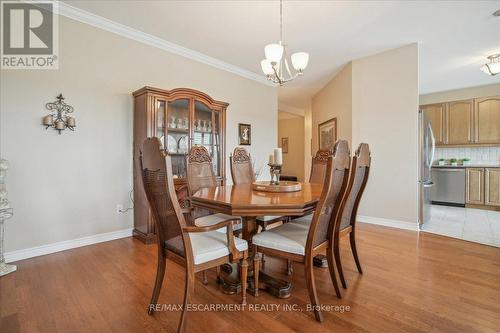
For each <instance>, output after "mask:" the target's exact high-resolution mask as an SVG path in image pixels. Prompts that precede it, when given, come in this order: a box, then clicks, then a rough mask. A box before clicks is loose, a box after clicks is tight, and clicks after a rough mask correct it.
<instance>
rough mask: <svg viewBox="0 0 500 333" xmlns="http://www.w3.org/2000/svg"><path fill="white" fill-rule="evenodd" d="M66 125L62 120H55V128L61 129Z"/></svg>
mask: <svg viewBox="0 0 500 333" xmlns="http://www.w3.org/2000/svg"><path fill="white" fill-rule="evenodd" d="M65 127H66V126H65V125H64V121H62V120H58V121H56V129H58V130H63V129H64V128H65Z"/></svg>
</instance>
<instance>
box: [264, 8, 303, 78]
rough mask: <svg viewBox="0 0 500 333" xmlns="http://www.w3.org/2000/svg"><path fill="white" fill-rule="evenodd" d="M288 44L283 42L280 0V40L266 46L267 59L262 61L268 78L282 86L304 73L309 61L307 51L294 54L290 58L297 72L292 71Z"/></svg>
mask: <svg viewBox="0 0 500 333" xmlns="http://www.w3.org/2000/svg"><path fill="white" fill-rule="evenodd" d="M286 46H287V45H286V44H285V43H284V42H283V0H280V41H279V42H278V43H273V44H268V45H266V47H265V48H264V55H265V56H266V59H264V60H262V61H261V62H260V66H261V67H262V71H263V72H264V74H265V75H266V77H267V79H268V80H269V81H272V82H274V83H278V84H279V85H280V86H281V85H283V83H285V82H288V81H292V80H293V79H295V78H296V77H297V76H300V75H302V74H303V73H304V70H305V69H306V67H307V64H308V62H309V54H308V53H307V52H296V53H294V54H292V56H291V57H290V59H291V60H292V67H293V68H294V69H295V73H292V71H291V70H290V64H289V62H288V60H287V54H286Z"/></svg>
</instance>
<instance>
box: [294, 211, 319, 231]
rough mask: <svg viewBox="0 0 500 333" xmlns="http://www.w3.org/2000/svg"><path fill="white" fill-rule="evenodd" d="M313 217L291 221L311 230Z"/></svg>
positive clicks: (303, 217) (306, 216)
mask: <svg viewBox="0 0 500 333" xmlns="http://www.w3.org/2000/svg"><path fill="white" fill-rule="evenodd" d="M312 217H313V214H310V215H305V216H301V217H299V218H297V219H293V220H291V221H290V223H292V224H294V225H297V226H300V227H303V228H307V229H309V226H310V225H311V221H312Z"/></svg>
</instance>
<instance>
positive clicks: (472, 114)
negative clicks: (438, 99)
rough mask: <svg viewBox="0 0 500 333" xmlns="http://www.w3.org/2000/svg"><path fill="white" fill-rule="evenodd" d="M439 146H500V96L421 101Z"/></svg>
mask: <svg viewBox="0 0 500 333" xmlns="http://www.w3.org/2000/svg"><path fill="white" fill-rule="evenodd" d="M420 108H421V109H422V110H424V112H425V114H426V116H427V117H428V118H429V120H430V122H431V126H432V130H433V132H434V136H435V138H436V145H438V146H453V147H457V146H458V147H461V146H462V147H474V146H482V147H485V146H500V96H492V97H484V98H475V99H469V100H462V101H452V102H443V103H435V104H428V105H421V106H420Z"/></svg>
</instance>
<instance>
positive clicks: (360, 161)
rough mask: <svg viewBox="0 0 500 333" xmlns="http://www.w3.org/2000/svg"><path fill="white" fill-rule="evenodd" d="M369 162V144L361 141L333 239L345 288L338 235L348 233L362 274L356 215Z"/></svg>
mask: <svg viewBox="0 0 500 333" xmlns="http://www.w3.org/2000/svg"><path fill="white" fill-rule="evenodd" d="M370 163H371V157H370V146H369V145H368V144H367V143H361V144H360V145H359V146H358V149H357V150H356V153H355V154H354V156H353V158H352V163H351V172H350V175H349V182H348V184H347V190H346V196H345V198H344V200H345V204H344V205H343V211H342V212H341V215H340V214H339V216H341V218H340V221H338V222H337V224H336V228H335V233H334V239H333V244H334V254H335V262H336V263H337V269H338V271H339V277H340V282H341V283H342V287H344V288H347V283H346V280H345V277H344V271H343V269H342V262H341V260H340V245H339V243H340V242H339V238H340V237H343V236H347V235H349V242H350V244H351V251H352V255H353V257H354V261H355V262H356V267H357V269H358V272H359V273H360V274H363V270H362V269H361V263H360V261H359V257H358V250H357V247H356V215H357V213H358V207H359V202H360V201H361V197H362V196H363V192H364V190H365V187H366V183H367V182H368V175H369V173H370Z"/></svg>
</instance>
